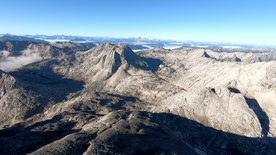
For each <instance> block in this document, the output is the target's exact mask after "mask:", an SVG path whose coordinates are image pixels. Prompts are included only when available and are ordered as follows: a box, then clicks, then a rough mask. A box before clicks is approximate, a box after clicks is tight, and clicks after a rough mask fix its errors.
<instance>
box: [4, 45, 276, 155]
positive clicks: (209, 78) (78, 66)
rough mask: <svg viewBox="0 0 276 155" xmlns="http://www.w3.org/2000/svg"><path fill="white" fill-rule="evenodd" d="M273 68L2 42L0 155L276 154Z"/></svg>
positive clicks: (248, 59)
mask: <svg viewBox="0 0 276 155" xmlns="http://www.w3.org/2000/svg"><path fill="white" fill-rule="evenodd" d="M275 60H276V52H275V51H274V50H270V51H269V52H238V51H234V52H229V51H221V49H219V50H218V49H214V48H213V47H212V48H196V47H183V48H178V49H174V50H167V49H164V48H162V47H157V48H154V49H151V50H146V51H139V52H133V51H132V50H131V49H130V48H129V47H128V46H126V45H121V44H110V43H104V44H100V45H97V46H96V45H95V44H92V43H76V42H56V43H52V44H49V43H42V42H32V41H12V40H0V69H1V70H0V89H1V93H0V143H1V147H0V154H173V153H175V154H275V153H276V150H275V148H276V139H275V135H276V113H275V112H276V62H275Z"/></svg>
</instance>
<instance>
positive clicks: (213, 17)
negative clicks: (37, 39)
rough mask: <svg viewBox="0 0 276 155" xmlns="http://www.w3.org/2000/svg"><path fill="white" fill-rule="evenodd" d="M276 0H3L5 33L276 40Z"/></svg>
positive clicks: (268, 42)
mask: <svg viewBox="0 0 276 155" xmlns="http://www.w3.org/2000/svg"><path fill="white" fill-rule="evenodd" d="M275 6H276V1H274V0H243V1H241V0H208V1H207V0H172V1H168V0H150V1H149V0H139V1H129V0H116V1H113V0H92V1H91V0H58V1H56V0H47V1H43V0H26V1H22V0H3V1H1V9H0V19H1V20H0V21H1V24H0V34H3V33H10V34H15V35H23V34H45V35H80V36H104V37H153V38H158V39H173V40H194V41H212V42H213V41H216V42H233V43H251V44H266V45H276V30H275V27H276V20H275V15H276V9H275Z"/></svg>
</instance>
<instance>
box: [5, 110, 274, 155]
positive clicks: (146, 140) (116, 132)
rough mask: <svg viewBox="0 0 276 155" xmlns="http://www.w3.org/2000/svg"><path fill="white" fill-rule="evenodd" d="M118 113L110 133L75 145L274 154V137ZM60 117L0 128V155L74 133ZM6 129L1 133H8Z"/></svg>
mask: <svg viewBox="0 0 276 155" xmlns="http://www.w3.org/2000/svg"><path fill="white" fill-rule="evenodd" d="M118 113H119V114H120V113H121V116H125V117H116V116H117V115H115V117H114V119H116V120H117V121H116V122H117V123H116V125H115V124H114V125H112V126H110V127H112V128H113V130H106V131H107V132H105V131H103V132H101V133H100V135H99V138H98V137H95V135H91V137H89V136H84V137H83V139H79V141H86V142H85V144H87V142H88V141H87V139H89V140H90V139H95V138H97V140H96V141H95V142H96V143H93V147H92V148H94V149H95V150H96V151H97V150H98V151H99V150H102V151H105V152H106V153H108V152H110V153H118V154H162V153H163V154H173V153H176V154H185V153H186V154H193V153H195V150H194V148H196V149H199V150H201V151H203V152H205V153H207V154H275V153H276V152H275V146H276V145H275V144H276V139H275V138H248V137H245V136H240V135H236V134H232V133H228V132H223V131H221V130H216V129H214V128H210V127H206V126H204V125H202V124H200V123H198V122H195V121H192V120H189V119H186V118H183V117H180V116H178V115H174V114H169V113H151V112H134V114H132V117H127V116H128V115H129V114H130V112H128V111H120V112H119V111H118ZM122 113H124V114H122ZM118 116H119V115H118ZM62 118H63V117H62V116H56V117H55V118H53V119H52V120H46V121H43V122H41V123H36V124H34V125H32V126H30V127H27V128H23V127H20V126H19V127H17V128H20V129H19V130H18V132H17V133H16V134H14V135H11V134H9V133H6V134H5V135H8V136H5V135H3V130H0V133H2V135H1V137H0V143H1V144H2V145H1V147H0V154H18V153H20V154H26V153H30V152H33V151H35V150H37V149H39V148H41V147H43V146H45V145H47V144H49V143H51V142H53V141H55V140H58V139H61V138H63V137H65V136H66V135H68V134H71V133H73V132H78V131H77V130H73V129H72V127H73V126H74V125H75V124H74V122H67V121H62ZM119 122H120V123H119ZM10 129H11V128H9V129H5V132H9V131H11V130H10ZM71 145H73V146H69V147H70V148H68V149H72V148H74V149H73V150H71V151H75V152H74V153H79V154H82V153H83V152H81V151H83V150H85V148H87V147H88V145H85V146H84V148H83V149H77V147H76V146H74V143H71ZM75 145H76V144H75ZM91 145H92V144H91ZM105 146H108V147H107V148H105ZM77 150H78V151H79V152H77ZM55 151H57V150H55ZM60 153H61V154H62V152H60Z"/></svg>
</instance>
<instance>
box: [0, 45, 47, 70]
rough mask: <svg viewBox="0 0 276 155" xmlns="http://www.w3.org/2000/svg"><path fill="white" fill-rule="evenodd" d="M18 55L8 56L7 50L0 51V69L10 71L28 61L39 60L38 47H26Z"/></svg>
mask: <svg viewBox="0 0 276 155" xmlns="http://www.w3.org/2000/svg"><path fill="white" fill-rule="evenodd" d="M21 54H22V55H20V56H9V55H10V52H9V51H0V56H1V58H0V69H1V70H4V71H12V70H14V69H17V68H20V67H22V66H24V65H27V64H29V63H32V62H35V61H39V60H41V59H42V58H41V56H40V54H39V52H38V49H26V50H23V51H22V52H21Z"/></svg>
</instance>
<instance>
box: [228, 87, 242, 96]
mask: <svg viewBox="0 0 276 155" xmlns="http://www.w3.org/2000/svg"><path fill="white" fill-rule="evenodd" d="M228 89H229V90H230V92H232V93H236V94H239V93H241V92H240V90H238V89H236V88H231V87H229V88H228Z"/></svg>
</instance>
